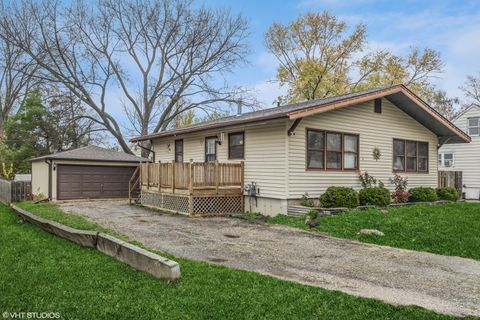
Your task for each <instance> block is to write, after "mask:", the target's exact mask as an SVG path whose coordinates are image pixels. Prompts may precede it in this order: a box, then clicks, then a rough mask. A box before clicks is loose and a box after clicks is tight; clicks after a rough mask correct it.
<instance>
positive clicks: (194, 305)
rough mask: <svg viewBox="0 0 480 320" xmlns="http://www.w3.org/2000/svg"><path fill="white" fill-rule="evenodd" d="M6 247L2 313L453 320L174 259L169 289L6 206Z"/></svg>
mask: <svg viewBox="0 0 480 320" xmlns="http://www.w3.org/2000/svg"><path fill="white" fill-rule="evenodd" d="M21 206H22V207H24V208H29V209H30V210H31V211H35V213H37V214H39V215H41V216H43V217H48V218H50V219H54V220H57V221H61V222H63V223H65V224H68V225H70V226H74V227H80V226H81V227H82V228H84V229H90V230H97V228H99V226H97V225H95V224H93V223H90V222H87V221H86V220H85V219H83V218H81V217H77V216H73V215H67V214H64V213H63V212H62V211H61V210H59V209H58V208H57V207H55V206H54V205H50V204H40V205H33V204H31V203H24V204H22V205H21ZM102 229H103V228H102ZM103 231H104V230H103ZM0 248H2V249H1V250H0V274H1V275H2V276H1V277H0V292H1V296H0V311H2V312H5V311H10V312H14V311H16V312H22V311H23V312H28V311H30V312H47V311H48V312H60V313H61V316H62V318H69V319H72V318H74V319H162V318H169V319H179V318H182V319H219V318H222V319H223V318H230V319H257V318H265V319H274V318H275V319H287V318H288V319H294V318H301V319H319V318H322V319H451V318H450V317H447V316H444V315H439V314H435V313H433V312H430V311H427V310H424V309H422V308H418V307H398V306H392V305H388V304H385V303H383V302H380V301H376V300H372V299H365V298H359V297H353V296H350V295H347V294H344V293H340V292H336V291H328V290H325V289H321V288H317V287H310V286H305V285H301V284H297V283H293V282H288V281H282V280H279V279H275V278H272V277H268V276H264V275H260V274H256V273H253V272H247V271H241V270H234V269H229V268H226V267H222V266H216V265H210V264H207V263H202V262H196V261H190V260H185V259H179V258H175V257H172V256H170V255H165V256H168V257H169V258H173V259H174V260H176V261H177V262H179V263H180V265H181V271H182V278H181V279H180V280H178V281H176V282H174V283H167V282H165V281H161V280H158V279H155V278H153V277H151V276H149V275H147V274H144V273H141V272H138V271H136V270H134V269H132V268H130V267H128V266H127V265H125V264H122V263H120V262H117V261H115V260H113V259H112V258H110V257H108V256H105V255H103V254H101V253H99V252H98V251H96V250H93V249H87V248H82V247H79V246H77V245H75V244H73V243H71V242H68V241H66V240H63V239H61V238H58V237H55V236H53V235H51V234H49V233H47V232H44V231H43V230H41V229H39V228H37V227H36V226H34V225H30V224H22V223H20V219H19V218H18V217H16V216H15V215H14V214H13V212H12V211H11V209H9V208H7V207H5V206H1V205H0Z"/></svg>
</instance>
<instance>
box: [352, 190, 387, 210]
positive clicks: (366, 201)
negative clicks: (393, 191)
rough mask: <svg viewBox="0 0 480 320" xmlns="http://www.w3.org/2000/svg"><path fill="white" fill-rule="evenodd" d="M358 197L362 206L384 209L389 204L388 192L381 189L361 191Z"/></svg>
mask: <svg viewBox="0 0 480 320" xmlns="http://www.w3.org/2000/svg"><path fill="white" fill-rule="evenodd" d="M358 197H359V200H360V205H362V206H366V205H373V206H380V207H386V206H388V205H389V204H390V191H388V190H387V189H385V188H381V187H376V188H365V189H362V190H360V193H359V195H358Z"/></svg>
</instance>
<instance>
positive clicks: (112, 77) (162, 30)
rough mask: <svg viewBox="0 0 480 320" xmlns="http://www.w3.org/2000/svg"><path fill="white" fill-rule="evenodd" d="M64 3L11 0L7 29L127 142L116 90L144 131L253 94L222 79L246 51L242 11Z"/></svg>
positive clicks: (181, 0) (120, 1)
mask: <svg viewBox="0 0 480 320" xmlns="http://www.w3.org/2000/svg"><path fill="white" fill-rule="evenodd" d="M61 3H63V2H58V1H34V0H24V1H22V3H21V4H16V3H15V2H12V3H11V4H10V6H9V8H8V10H7V11H8V15H5V16H4V17H3V22H2V26H3V28H0V38H2V39H3V40H4V41H7V42H9V43H11V44H12V45H13V46H15V47H17V48H20V49H21V50H22V51H23V52H24V53H25V54H27V55H28V56H30V57H31V58H32V59H33V60H34V61H35V62H36V63H37V64H38V65H39V66H40V69H41V72H42V79H44V80H47V81H50V82H54V83H59V84H61V85H63V86H64V87H65V88H67V89H68V90H69V91H70V92H71V93H72V94H73V95H75V96H76V97H77V98H78V99H80V100H81V101H82V102H83V103H84V104H85V105H86V106H88V107H89V108H91V109H92V110H93V111H94V112H95V113H96V115H97V116H98V121H99V123H100V124H101V125H102V126H103V127H104V128H105V129H107V130H108V132H109V133H110V134H111V135H112V136H113V137H114V138H115V139H116V140H117V141H118V143H119V145H120V147H121V148H122V149H123V150H124V151H125V152H129V153H132V151H131V150H130V148H129V146H128V143H127V141H126V139H125V136H124V133H123V132H122V129H121V123H120V121H119V120H118V119H117V118H116V117H115V116H114V115H113V113H112V109H114V107H116V105H118V104H119V103H120V102H119V101H112V99H109V98H108V97H112V96H120V101H121V103H122V104H123V108H124V111H125V113H126V115H127V116H128V119H129V120H130V124H131V126H132V130H133V132H132V133H135V134H141V135H144V134H148V133H152V132H158V131H161V130H165V129H166V128H167V127H168V125H169V123H170V122H171V121H173V120H174V119H175V117H176V115H177V114H180V113H182V112H185V111H187V110H190V109H194V108H199V107H201V108H204V109H208V108H216V107H218V105H219V104H221V103H225V102H227V103H234V102H237V101H241V102H243V103H244V104H248V99H247V98H248V96H246V93H247V92H246V90H244V89H243V88H237V87H229V86H228V85H227V84H225V83H222V81H221V79H223V75H224V74H225V73H227V72H231V71H232V68H233V67H234V66H236V65H237V64H238V63H242V62H244V61H245V57H246V55H247V53H248V48H247V46H246V44H245V39H246V37H247V35H248V32H247V30H248V29H247V22H246V20H245V19H244V18H243V17H242V16H240V15H239V16H233V15H231V14H230V13H229V12H228V11H226V10H210V9H207V8H205V7H198V6H194V5H193V4H192V3H191V2H190V1H189V0H146V1H136V0H102V1H100V0H99V1H96V2H95V3H94V4H91V3H87V2H84V1H81V0H78V1H73V2H72V3H71V4H70V5H68V4H67V5H63V4H61ZM118 90H119V91H118ZM118 92H120V94H118ZM147 143H148V142H147Z"/></svg>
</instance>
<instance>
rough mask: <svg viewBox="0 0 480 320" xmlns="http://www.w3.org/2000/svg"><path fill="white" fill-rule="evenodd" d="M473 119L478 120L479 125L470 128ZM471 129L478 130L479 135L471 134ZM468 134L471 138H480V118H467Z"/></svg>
mask: <svg viewBox="0 0 480 320" xmlns="http://www.w3.org/2000/svg"><path fill="white" fill-rule="evenodd" d="M472 119H476V120H477V125H476V126H470V120H472ZM470 128H477V129H478V130H477V132H478V134H473V135H472V134H470ZM467 133H468V135H469V136H474V137H477V136H480V117H472V118H467Z"/></svg>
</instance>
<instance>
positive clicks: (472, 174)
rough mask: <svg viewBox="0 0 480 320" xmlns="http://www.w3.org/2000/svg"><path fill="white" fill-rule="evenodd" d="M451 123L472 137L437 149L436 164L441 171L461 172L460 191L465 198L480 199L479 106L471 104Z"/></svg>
mask: <svg viewBox="0 0 480 320" xmlns="http://www.w3.org/2000/svg"><path fill="white" fill-rule="evenodd" d="M452 123H453V124H454V125H456V126H457V127H458V128H460V129H461V130H463V131H464V132H466V133H467V134H468V135H470V137H471V138H472V142H471V143H469V144H463V143H450V144H446V145H443V146H442V147H441V148H440V149H439V150H438V166H439V170H443V171H461V172H462V192H463V193H464V196H465V198H466V199H476V200H479V199H480V106H477V105H471V106H470V107H468V108H467V109H465V110H464V111H463V112H461V113H460V114H458V115H457V116H456V117H455V118H454V119H453V120H452Z"/></svg>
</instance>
